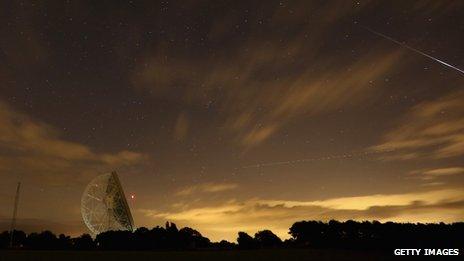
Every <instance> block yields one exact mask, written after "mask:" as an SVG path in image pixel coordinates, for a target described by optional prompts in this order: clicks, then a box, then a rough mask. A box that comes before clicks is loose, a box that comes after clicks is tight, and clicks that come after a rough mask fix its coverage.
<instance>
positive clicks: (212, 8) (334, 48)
mask: <svg viewBox="0 0 464 261" xmlns="http://www.w3.org/2000/svg"><path fill="white" fill-rule="evenodd" d="M5 5H7V6H6V7H5V8H0V10H2V11H0V12H1V13H2V15H0V24H1V25H0V27H1V28H2V29H1V30H0V59H1V61H2V63H0V175H1V178H2V182H1V183H0V229H2V230H8V229H9V227H10V223H11V216H12V212H13V202H14V196H15V192H16V184H17V182H21V186H22V187H21V193H20V197H19V208H18V217H17V226H16V229H18V230H22V229H24V230H26V231H31V232H32V230H36V232H39V231H42V230H50V231H53V232H54V233H64V234H72V235H76V236H78V235H81V234H83V233H89V230H88V229H87V228H86V226H85V224H84V222H83V220H82V215H81V197H82V194H83V192H84V189H85V187H86V186H87V184H88V183H89V182H90V181H91V180H92V179H93V178H95V177H97V176H98V175H101V174H104V173H110V172H112V171H116V172H117V173H118V175H119V179H120V182H121V185H122V188H123V190H124V193H125V195H126V199H127V203H128V205H129V208H130V210H131V213H132V216H133V219H134V223H135V227H149V228H151V227H155V226H157V225H160V226H163V224H165V222H166V221H170V222H174V223H175V224H177V225H178V226H179V227H191V228H194V229H197V230H198V231H200V232H201V233H202V235H203V236H205V237H208V238H209V239H211V240H212V241H217V240H221V239H226V240H228V241H231V242H235V239H236V238H237V233H238V232H239V231H244V232H247V233H249V234H254V233H255V232H257V231H260V230H263V229H269V230H271V231H273V232H274V233H275V234H276V235H277V236H279V237H280V238H281V239H286V238H289V235H288V233H287V232H288V228H289V227H290V226H291V225H292V224H293V223H294V222H296V221H301V220H321V221H329V220H332V219H335V220H358V221H362V220H378V221H380V222H382V223H383V222H387V221H392V222H405V223H406V222H410V223H439V222H444V223H453V222H462V221H464V208H463V207H464V186H463V185H464V157H463V156H464V149H463V148H464V103H463V102H462V101H463V100H464V91H463V90H462V86H463V84H464V76H463V74H462V73H461V72H462V69H463V68H464V63H463V61H464V52H462V46H464V38H463V37H462V35H463V31H464V24H463V22H462V15H461V12H460V10H463V9H464V2H459V1H441V2H436V1H420V2H415V3H401V2H394V3H389V2H371V1H353V2H348V1H339V2H336V1H334V2H327V3H316V2H311V1H289V2H287V1H271V2H266V3H265V2H259V1H256V2H253V1H252V2H249V1H234V2H233V3H232V2H216V1H179V2H176V1H174V2H158V3H153V2H151V1H141V2H137V1H129V2H118V3H111V2H98V3H91V4H88V3H84V2H63V3H30V2H26V3H10V4H5Z"/></svg>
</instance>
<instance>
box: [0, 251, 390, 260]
mask: <svg viewBox="0 0 464 261" xmlns="http://www.w3.org/2000/svg"><path fill="white" fill-rule="evenodd" d="M393 258H394V257H393V256H392V255H389V254H379V253H364V252H358V251H342V250H330V249H328V250H305V249H301V250H299V249H276V250H243V251H178V252H175V251H172V252H170V251H165V252H164V251H163V252H136V251H133V252H132V251H127V252H122V251H121V252H119V251H106V252H100V251H92V252H86V251H82V252H77V251H1V252H0V261H3V260H18V261H22V260H31V261H32V260H34V261H35V260H47V261H53V260H65V261H74V260H76V261H77V260H79V261H93V260H95V261H104V260H111V261H117V260H121V261H135V260H193V261H195V260H221V261H227V260H271V261H272V260H282V261H283V260H285V261H288V260H389V259H393Z"/></svg>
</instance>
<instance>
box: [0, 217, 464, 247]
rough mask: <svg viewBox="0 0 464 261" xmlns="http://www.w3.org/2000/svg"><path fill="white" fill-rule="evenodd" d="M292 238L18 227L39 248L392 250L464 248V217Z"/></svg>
mask: <svg viewBox="0 0 464 261" xmlns="http://www.w3.org/2000/svg"><path fill="white" fill-rule="evenodd" d="M289 234H290V236H291V238H290V239H287V240H285V241H282V240H281V239H280V238H279V237H278V236H276V235H275V234H274V233H273V232H272V231H270V230H262V231H259V232H257V233H256V234H255V235H254V237H252V236H250V235H249V234H247V233H245V232H238V237H237V243H231V242H228V241H225V240H222V241H220V242H211V241H210V240H209V239H208V238H206V237H204V236H202V235H201V234H200V232H198V231H196V230H194V229H192V228H189V227H184V228H181V229H178V228H177V226H176V225H175V224H174V223H169V222H167V223H166V226H165V227H159V226H157V227H154V228H152V229H147V228H145V227H141V228H138V229H137V230H135V231H134V232H130V231H108V232H104V233H101V234H99V235H97V236H96V238H95V239H93V238H92V237H91V236H90V235H88V234H83V235H82V236H80V237H76V238H71V237H69V236H66V235H63V234H61V235H59V236H56V235H55V234H53V233H52V232H50V231H43V232H41V233H30V234H26V233H24V232H23V231H14V235H13V238H14V242H13V246H14V247H15V248H21V249H37V250H39V249H40V250H195V249H230V250H232V249H259V248H343V249H370V250H382V249H385V250H391V249H393V248H463V247H464V223H462V222H460V223H453V224H444V223H439V224H420V223H419V224H412V223H393V222H387V223H380V222H377V221H374V222H368V221H364V222H356V221H352V220H349V221H346V222H339V221H335V220H331V221H329V222H320V221H300V222H296V223H295V224H293V225H292V227H290V230H289ZM9 243H10V233H9V232H8V231H5V232H3V233H1V234H0V248H2V249H6V248H9Z"/></svg>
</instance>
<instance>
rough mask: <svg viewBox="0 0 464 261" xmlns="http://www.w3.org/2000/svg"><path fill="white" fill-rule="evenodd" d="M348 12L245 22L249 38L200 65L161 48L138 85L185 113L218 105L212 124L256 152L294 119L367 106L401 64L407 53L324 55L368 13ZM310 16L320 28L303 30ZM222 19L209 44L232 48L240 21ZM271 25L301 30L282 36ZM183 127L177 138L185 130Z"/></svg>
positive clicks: (322, 9)
mask: <svg viewBox="0 0 464 261" xmlns="http://www.w3.org/2000/svg"><path fill="white" fill-rule="evenodd" d="M349 5H350V4H346V7H347V8H341V7H340V6H343V4H342V5H339V4H337V5H335V4H329V3H328V4H321V5H320V6H318V7H317V10H318V12H315V13H312V14H311V15H309V14H308V10H307V9H308V8H307V7H306V8H297V7H296V6H295V8H294V10H295V12H294V13H293V14H292V16H291V18H289V16H288V14H286V13H282V12H281V10H276V11H275V13H274V14H273V15H271V16H272V19H271V21H270V22H269V24H267V23H266V24H263V23H262V21H259V20H258V21H249V23H247V25H246V27H247V30H249V31H250V32H254V33H253V37H252V38H251V37H250V38H249V39H247V40H244V41H242V40H240V41H238V42H234V44H233V45H230V46H224V48H222V49H221V50H219V51H218V53H202V58H201V59H191V55H190V54H183V53H182V52H178V51H176V49H175V48H173V47H172V44H170V43H160V44H159V45H158V46H157V47H156V48H153V49H152V50H149V51H147V53H146V54H144V55H143V56H142V57H140V62H139V64H138V66H137V67H136V69H135V70H134V72H133V77H132V80H133V84H134V86H135V87H136V88H138V89H142V90H147V91H149V92H150V93H151V94H152V95H154V96H156V97H162V98H163V99H169V100H173V101H175V102H176V104H181V105H182V106H188V107H194V106H196V107H203V108H204V107H208V108H209V107H211V106H213V108H214V112H215V113H217V114H218V115H219V117H217V118H216V119H214V122H213V121H210V123H211V124H216V125H219V126H221V127H223V128H221V129H223V130H224V131H225V132H228V134H232V136H234V137H235V140H236V141H237V142H236V144H240V145H242V146H245V147H252V146H256V145H259V144H261V143H263V142H265V141H267V140H268V139H269V138H271V137H272V136H273V135H275V134H276V133H277V132H279V130H280V129H281V128H282V127H283V126H285V124H287V123H288V122H289V121H291V120H292V119H294V118H295V117H299V116H302V115H315V114H322V113H327V112H331V111H335V110H337V109H340V108H343V107H346V106H351V105H353V104H359V103H360V102H362V101H365V100H366V99H368V98H369V97H371V95H373V94H375V92H376V90H378V88H382V83H383V82H384V81H383V80H382V79H383V77H384V75H385V74H386V73H388V72H389V71H390V70H392V69H393V68H394V67H395V65H397V64H398V62H399V61H400V59H401V57H402V54H403V52H402V50H385V48H384V47H383V46H382V47H381V48H380V46H379V45H377V44H378V43H373V44H372V46H371V47H370V48H369V51H363V52H359V53H357V55H356V59H353V57H351V56H350V55H351V54H347V53H345V54H343V55H342V54H328V55H324V56H321V55H320V52H319V51H321V50H322V49H323V48H324V46H325V44H326V43H327V41H333V40H332V38H330V36H331V35H328V34H327V32H328V31H329V29H331V28H332V27H334V26H337V23H338V22H340V21H341V20H343V19H345V18H346V17H349V16H351V15H353V12H357V11H360V10H362V9H363V8H364V6H365V5H364V4H362V5H358V6H357V7H356V9H353V8H348V6H349ZM296 10H299V11H296ZM309 16H311V17H313V19H317V21H318V24H317V26H314V24H312V23H303V24H302V23H301V21H302V20H303V21H305V20H306V19H307V17H309ZM295 17H299V19H296V18H295ZM218 19H219V20H220V21H221V22H220V23H217V22H215V23H213V24H211V28H210V33H209V34H208V41H209V42H221V43H223V42H230V41H231V39H230V37H229V36H228V34H227V33H225V32H230V30H233V28H229V27H234V25H235V24H239V21H238V20H240V18H239V17H235V16H233V15H231V16H226V17H220V18H218ZM300 19H302V20H300ZM273 23H275V25H277V24H280V25H281V24H282V23H283V24H287V26H289V27H291V26H293V27H295V28H299V31H298V32H295V33H294V34H291V35H288V34H285V35H282V34H281V33H280V32H278V31H276V30H275V29H274V27H273V25H274V24H273ZM263 31H266V32H267V34H263V33H262V32H263ZM282 38H285V41H282ZM234 40H235V39H234ZM182 120H183V118H180V122H178V123H179V124H180V125H177V126H176V127H175V129H176V131H175V132H176V133H177V132H179V133H181V134H182V133H183V131H182V130H184V129H185V128H184V127H182V126H185V124H184V123H185V122H184V121H182ZM177 130H179V131H177ZM180 136H182V135H180Z"/></svg>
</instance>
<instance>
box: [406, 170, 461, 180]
mask: <svg viewBox="0 0 464 261" xmlns="http://www.w3.org/2000/svg"><path fill="white" fill-rule="evenodd" d="M463 173H464V168H463V167H447V168H440V169H425V170H415V171H412V172H411V175H415V176H418V175H419V176H418V177H419V178H421V179H424V180H431V179H437V178H440V177H444V176H451V175H458V174H463Z"/></svg>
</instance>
